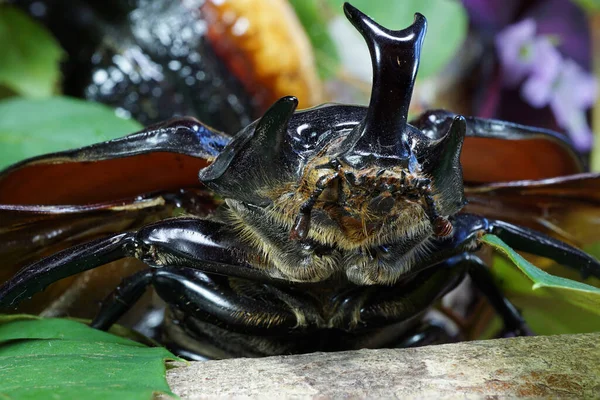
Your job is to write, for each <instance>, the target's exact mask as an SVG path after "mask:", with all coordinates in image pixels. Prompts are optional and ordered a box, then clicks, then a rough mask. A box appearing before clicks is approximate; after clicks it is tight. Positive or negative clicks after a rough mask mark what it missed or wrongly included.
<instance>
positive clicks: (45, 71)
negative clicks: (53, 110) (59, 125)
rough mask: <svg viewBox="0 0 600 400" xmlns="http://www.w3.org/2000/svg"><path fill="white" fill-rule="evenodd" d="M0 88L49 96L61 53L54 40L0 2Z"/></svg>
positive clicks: (19, 12) (57, 71) (44, 31)
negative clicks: (0, 44) (0, 47)
mask: <svg viewBox="0 0 600 400" xmlns="http://www.w3.org/2000/svg"><path fill="white" fill-rule="evenodd" d="M0 43H2V56H1V57H0V86H1V85H3V86H6V87H8V88H9V89H11V90H12V91H14V92H15V93H17V94H20V95H23V96H28V97H46V96H50V95H52V94H53V93H54V92H55V90H56V88H57V87H58V84H59V81H60V60H61V59H62V57H63V56H64V52H63V51H62V49H61V48H60V45H59V44H58V42H57V41H56V40H55V39H54V37H53V36H52V35H51V34H50V33H49V32H48V31H47V30H46V29H45V28H44V27H42V26H41V25H40V24H38V23H37V22H35V21H34V20H32V19H31V18H29V17H28V16H27V15H26V14H25V13H23V12H22V11H20V10H18V9H16V8H14V7H11V6H8V5H6V4H1V3H0Z"/></svg>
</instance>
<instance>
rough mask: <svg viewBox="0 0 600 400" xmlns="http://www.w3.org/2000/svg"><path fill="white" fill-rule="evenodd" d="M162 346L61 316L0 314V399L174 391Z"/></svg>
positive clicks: (123, 395)
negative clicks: (139, 341)
mask: <svg viewBox="0 0 600 400" xmlns="http://www.w3.org/2000/svg"><path fill="white" fill-rule="evenodd" d="M169 359H171V360H173V359H176V357H175V356H173V355H172V354H171V353H169V352H168V351H167V350H166V349H164V348H160V347H154V348H150V347H146V346H144V345H141V344H139V343H136V342H133V341H130V340H128V339H124V338H121V337H118V336H114V335H111V334H108V333H105V332H100V331H97V330H95V329H92V328H90V327H88V326H86V325H83V324H81V323H78V322H75V321H70V320H61V319H23V317H22V316H21V317H16V318H15V317H12V316H8V317H7V318H5V317H0V371H1V373H2V377H3V379H0V398H11V399H12V398H15V399H16V398H18V399H108V398H111V399H112V398H114V399H124V400H127V399H152V398H153V395H154V394H155V393H166V394H170V395H173V394H172V393H171V390H170V388H169V386H168V385H167V382H166V378H165V371H166V367H165V360H169Z"/></svg>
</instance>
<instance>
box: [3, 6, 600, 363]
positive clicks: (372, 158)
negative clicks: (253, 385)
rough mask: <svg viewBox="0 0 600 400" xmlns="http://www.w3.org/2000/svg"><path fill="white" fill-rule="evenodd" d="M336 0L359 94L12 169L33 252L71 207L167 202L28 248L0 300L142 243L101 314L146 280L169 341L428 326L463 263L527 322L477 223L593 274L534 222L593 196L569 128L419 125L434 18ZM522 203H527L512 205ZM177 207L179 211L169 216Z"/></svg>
mask: <svg viewBox="0 0 600 400" xmlns="http://www.w3.org/2000/svg"><path fill="white" fill-rule="evenodd" d="M344 10H345V13H346V16H347V17H348V19H349V20H350V21H351V23H352V24H353V25H354V26H355V27H356V28H357V29H358V31H359V32H360V33H361V34H362V36H363V37H364V38H365V40H366V42H367V44H368V46H369V49H370V52H371V57H372V64H373V72H374V77H373V89H372V95H371V100H370V104H369V106H368V107H362V106H351V105H338V104H326V105H322V106H319V107H316V108H312V109H307V110H302V111H296V106H297V100H296V99H295V98H294V97H284V98H282V99H280V100H279V101H277V102H276V103H275V104H274V105H273V106H272V107H271V108H270V109H269V110H268V111H267V112H266V113H265V114H264V116H263V117H262V118H260V119H259V120H258V121H255V122H254V123H252V124H250V125H249V126H247V127H246V128H244V129H242V130H241V131H240V132H238V133H237V135H235V136H233V137H230V136H228V135H226V134H224V133H221V132H218V131H215V130H214V129H212V128H210V127H208V126H206V125H203V124H202V123H200V122H198V121H196V120H194V119H190V118H179V119H175V120H171V121H168V122H165V123H163V124H159V125H156V126H152V127H149V128H147V129H145V130H143V131H141V132H138V133H134V134H132V135H129V136H126V137H124V138H121V139H116V140H112V141H109V142H105V143H99V144H96V145H92V146H89V147H85V148H82V149H78V150H72V151H65V152H61V153H56V154H51V155H45V156H40V157H36V158H33V159H30V160H26V161H23V162H21V163H18V164H16V165H14V166H12V167H10V168H8V169H6V170H5V171H4V172H3V173H2V174H1V175H0V203H1V204H3V205H1V206H0V216H2V217H3V219H4V221H6V222H7V224H8V225H9V226H10V227H11V228H12V231H11V232H12V233H11V234H12V235H16V234H17V233H19V232H20V233H23V231H24V230H26V231H27V232H26V236H27V235H28V236H27V237H29V238H31V237H33V236H34V235H35V234H36V232H37V233H39V232H38V231H36V223H39V224H42V225H43V224H45V223H48V224H50V226H54V227H55V229H54V230H52V231H51V233H48V232H46V233H45V236H44V238H45V239H46V241H45V242H44V241H42V242H43V243H41V244H40V241H39V240H38V241H37V242H36V241H34V240H30V241H29V242H28V243H29V244H30V250H28V251H29V252H32V251H34V250H36V249H37V250H39V249H40V248H42V247H43V246H44V243H52V238H53V237H54V236H58V237H60V235H61V233H62V230H63V228H64V229H67V226H71V224H73V223H72V222H69V223H68V225H65V224H62V223H61V221H62V220H63V219H64V220H67V217H70V216H75V217H81V218H89V217H90V216H91V215H93V216H98V215H100V216H101V215H107V214H102V213H103V212H104V213H108V214H110V212H113V213H119V212H125V213H126V214H125V215H130V216H140V215H142V213H143V212H147V211H151V212H155V211H156V210H158V212H159V215H160V218H157V219H159V220H158V221H157V222H154V223H150V224H147V225H145V226H143V227H141V228H139V229H133V230H127V229H125V230H118V229H115V230H114V232H113V233H112V234H110V235H108V236H107V235H106V234H105V235H104V236H103V237H101V238H99V239H95V240H92V241H89V242H85V243H82V244H78V245H76V246H74V247H71V248H68V249H66V250H63V251H60V252H58V253H56V254H54V255H51V256H48V257H46V258H42V259H41V260H39V261H36V262H33V263H32V264H30V265H29V266H27V267H25V268H23V269H22V270H21V271H19V272H18V273H17V274H16V275H15V276H14V277H13V278H12V279H10V280H8V281H7V282H6V283H4V285H3V286H2V287H0V307H2V308H5V309H8V308H10V307H14V306H15V305H17V304H18V303H19V302H20V301H22V300H23V299H26V298H28V297H30V296H32V295H33V294H35V293H37V292H40V291H42V290H44V288H46V287H47V286H48V285H50V284H52V283H54V282H56V281H58V280H61V279H63V278H65V277H68V276H71V275H74V274H78V273H80V272H83V271H87V270H91V269H95V268H97V267H99V266H101V265H103V264H107V263H109V262H113V261H115V260H119V259H122V258H127V257H133V258H137V259H139V260H142V261H143V262H144V263H145V264H146V265H148V266H149V267H150V268H147V269H143V270H141V271H139V272H137V273H135V274H133V275H131V276H129V277H127V278H126V279H125V280H124V281H123V283H122V284H121V285H120V286H119V287H118V288H116V289H115V290H114V291H113V292H112V294H111V295H110V296H109V297H108V298H107V299H106V300H105V301H104V303H103V305H102V307H101V310H100V312H99V313H98V315H97V316H96V318H95V319H94V320H93V322H92V326H94V327H96V328H98V329H107V328H109V327H110V326H111V325H112V324H113V323H115V322H116V321H117V320H118V319H119V318H120V317H121V316H122V315H123V314H124V313H125V312H126V311H127V310H128V309H129V308H130V307H131V306H132V305H133V304H134V303H135V302H136V301H137V300H138V299H139V297H140V296H141V295H142V293H143V292H144V291H145V289H146V288H147V287H148V286H149V285H151V286H153V288H154V289H155V291H156V293H157V294H158V295H159V296H160V297H161V298H162V299H163V300H164V301H165V302H166V303H167V304H168V305H169V306H170V307H169V309H168V318H167V323H166V324H165V328H164V330H165V334H166V339H165V342H166V343H167V344H168V345H170V346H171V347H173V348H175V349H177V351H178V352H179V353H181V354H184V355H187V356H190V357H192V356H193V355H202V356H205V357H212V358H222V357H230V356H261V355H272V354H282V353H293V352H307V351H316V350H338V349H351V348H360V347H383V346H406V345H414V344H419V343H424V342H423V339H427V338H431V337H432V335H433V333H431V332H433V331H435V329H432V328H433V327H431V326H430V327H423V326H421V324H420V322H421V319H420V317H421V316H422V315H423V313H424V312H425V310H427V309H428V308H429V307H430V306H431V305H432V304H433V303H435V302H436V301H437V300H438V299H440V298H441V297H442V296H444V295H445V294H446V293H448V292H449V291H450V290H452V289H453V288H455V287H456V286H457V285H458V284H459V283H460V282H461V281H463V279H464V278H465V277H466V276H467V275H468V276H470V277H471V279H472V281H473V283H474V284H475V286H476V287H478V288H479V289H481V291H482V293H483V295H484V296H485V297H486V298H487V299H488V300H489V302H490V303H491V305H492V306H493V307H494V309H495V310H496V311H497V312H498V314H499V315H500V316H501V317H502V319H503V322H504V326H505V331H506V332H508V333H512V334H516V335H520V334H525V333H527V332H528V328H527V326H526V324H525V322H524V321H523V319H522V318H521V316H520V314H519V312H518V311H517V310H516V308H515V307H514V306H513V305H512V304H511V303H510V302H509V301H508V300H507V299H506V298H505V297H504V295H503V294H502V293H501V291H500V290H499V289H498V288H497V287H496V285H495V284H494V281H493V279H492V277H491V274H490V272H489V270H488V269H487V267H486V265H485V263H484V261H482V259H481V258H479V257H478V255H477V254H476V252H477V250H478V249H480V247H481V243H480V241H479V239H480V237H481V236H482V235H483V234H485V233H493V234H496V235H498V236H499V237H500V238H502V239H503V240H504V241H505V242H507V243H508V244H509V245H510V246H512V247H514V248H516V249H518V250H522V251H525V252H529V253H533V254H535V255H539V256H542V257H546V258H549V259H552V260H554V261H556V262H558V263H561V264H563V265H565V266H567V267H571V268H574V269H576V270H578V271H580V272H581V273H582V274H583V275H584V276H588V275H593V276H595V277H600V263H599V262H598V261H597V260H596V259H594V258H593V257H591V256H590V255H588V254H586V253H584V252H583V251H581V250H579V249H577V248H576V247H573V246H572V245H570V244H567V243H565V242H563V241H561V240H559V239H556V238H554V237H552V236H551V235H547V234H545V233H542V232H538V231H536V230H533V229H531V226H533V227H537V228H540V229H542V230H545V231H546V233H557V232H558V233H560V231H559V230H558V229H554V230H553V229H552V226H551V224H546V223H544V222H545V221H546V220H544V218H543V216H542V215H541V211H540V210H541V209H544V212H545V213H546V214H545V215H547V214H548V210H549V207H550V206H549V205H550V204H563V205H566V206H567V205H569V204H575V203H577V204H579V203H586V204H597V203H598V201H599V199H598V195H597V193H598V191H597V189H598V186H599V183H600V179H599V176H598V175H594V174H585V173H581V172H582V165H581V162H580V160H579V159H578V157H577V155H576V153H575V152H574V151H573V150H572V149H571V147H570V146H569V144H568V142H567V141H566V140H565V139H563V137H562V136H561V135H559V134H556V133H554V132H550V131H545V130H541V129H535V128H529V127H525V126H521V125H517V124H513V123H508V122H501V121H494V120H485V119H479V118H472V117H469V118H465V117H462V116H459V115H455V114H453V113H451V112H447V111H441V110H438V111H429V112H427V113H425V114H424V115H422V116H421V117H419V118H417V119H415V120H414V121H412V122H411V123H408V108H409V103H410V99H411V94H412V90H413V85H414V81H415V78H416V74H417V69H418V64H419V56H420V51H421V46H422V43H423V40H424V37H425V30H426V20H425V18H424V17H423V16H422V15H420V14H416V16H415V21H414V23H413V24H412V25H411V26H409V27H408V28H406V29H403V30H398V31H393V30H389V29H386V28H384V27H382V26H380V25H378V24H377V23H376V22H374V21H373V20H372V19H370V18H369V17H367V16H366V15H364V14H363V13H361V12H360V11H359V10H357V9H356V8H354V7H352V6H351V5H349V4H345V5H344ZM549 159H550V160H549ZM463 170H464V172H463ZM198 173H199V181H200V183H198ZM463 175H464V176H463ZM181 189H187V190H185V191H180V190H181ZM467 198H468V199H469V201H470V202H471V203H470V204H469V205H467ZM123 199H131V200H123ZM526 199H529V200H526ZM523 203H525V204H528V205H529V206H531V207H530V209H533V210H530V212H529V213H528V214H527V215H522V214H521V215H518V214H519V213H518V211H519V210H521V209H523V208H522V207H521V205H522V204H523ZM175 206H176V207H177V208H179V209H180V210H181V211H182V212H183V214H184V215H182V216H179V217H176V218H166V219H165V216H164V214H165V210H167V209H169V210H171V209H172V208H173V207H175ZM169 207H171V208H169ZM471 210H477V213H472V212H469V211H471ZM160 212H163V214H160ZM167 214H168V213H167ZM538 214H540V215H538ZM118 215H121V214H118ZM495 215H504V216H506V219H505V220H498V219H493V218H492V217H491V216H495ZM119 218H120V217H119ZM515 219H516V220H521V221H522V222H523V225H527V226H521V225H516V224H513V223H512V222H511V221H513V220H515ZM31 221H34V222H35V223H29V222H31ZM69 221H71V220H69ZM113 222H114V221H113ZM546 222H547V221H546ZM23 226H25V228H22V229H21V230H19V229H20V227H23ZM73 229H74V231H73V232H70V233H69V237H73V236H77V235H79V236H84V237H85V235H86V232H88V231H91V230H93V229H92V228H90V227H89V226H87V227H85V228H80V230H77V229H76V228H73ZM121 229H122V228H121ZM67 230H68V229H67ZM52 235H54V236H52ZM38 236H39V235H38ZM36 246H37V247H36ZM21 258H26V257H25V256H24V255H23V257H21ZM169 321H170V322H172V323H169ZM428 332H429V333H428ZM438 334H439V335H440V340H443V339H442V338H441V337H442V336H443V334H440V333H439V332H438Z"/></svg>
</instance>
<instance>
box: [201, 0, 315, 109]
mask: <svg viewBox="0 0 600 400" xmlns="http://www.w3.org/2000/svg"><path fill="white" fill-rule="evenodd" d="M201 10H202V12H203V15H204V16H205V18H206V20H207V22H208V24H207V37H208V39H209V40H210V41H211V44H212V46H213V47H214V49H215V51H216V53H217V54H218V55H219V57H220V58H221V59H222V60H223V61H224V62H225V63H226V65H227V67H228V68H229V69H230V70H231V71H232V72H233V73H234V74H235V75H236V76H237V77H238V79H240V81H241V82H242V84H243V85H244V87H245V89H246V90H247V91H248V92H249V93H250V94H251V95H252V96H253V97H254V99H255V101H256V102H257V103H258V106H259V108H261V109H262V111H264V110H266V109H267V108H268V107H269V106H270V105H271V104H272V103H274V102H275V101H276V100H278V99H279V98H281V97H283V96H286V95H293V96H296V97H297V98H298V100H299V102H300V103H299V107H300V108H307V107H312V106H314V105H317V104H320V103H321V102H322V88H321V85H320V81H319V78H318V76H317V70H316V67H315V62H314V55H313V51H312V47H311V45H310V42H309V40H308V37H307V36H306V33H305V32H304V29H303V27H302V25H301V24H300V21H298V18H297V17H296V14H295V13H294V10H293V9H292V7H291V6H290V5H289V3H288V2H287V1H286V0H207V1H206V2H205V3H204V5H203V6H202V9H201Z"/></svg>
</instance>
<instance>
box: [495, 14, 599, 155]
mask: <svg viewBox="0 0 600 400" xmlns="http://www.w3.org/2000/svg"><path fill="white" fill-rule="evenodd" d="M496 48H497V51H498V55H499V58H500V63H501V64H502V68H503V71H504V72H503V78H504V82H505V84H506V85H507V86H513V87H514V86H516V85H518V84H519V83H520V82H522V81H523V80H525V81H524V82H523V84H522V86H521V96H522V97H523V99H525V101H527V102H528V103H529V104H530V105H532V106H533V107H536V108H541V107H545V106H548V105H549V106H550V108H551V110H552V112H553V114H554V116H555V119H556V122H557V123H558V124H559V125H560V126H561V127H562V128H564V129H566V130H567V132H568V133H569V136H570V137H571V139H572V140H573V144H574V145H575V147H576V148H577V149H578V150H580V151H588V150H589V149H590V148H591V146H592V141H593V138H592V132H591V130H590V128H589V126H588V123H587V119H586V114H585V111H586V110H587V109H588V108H590V107H591V106H592V105H593V104H594V102H595V100H596V97H597V82H596V79H595V78H594V77H593V76H592V75H590V74H588V73H587V72H585V71H584V70H583V68H581V67H580V66H579V65H578V64H577V63H576V62H574V61H573V60H571V59H565V58H563V57H562V56H561V54H560V52H559V51H558V49H557V48H556V46H555V45H554V44H553V43H552V41H551V39H550V37H549V36H536V23H535V21H534V20H532V19H526V20H524V21H521V22H519V23H516V24H514V25H511V26H508V27H507V28H506V29H504V30H503V31H502V32H500V33H499V34H498V35H497V37H496Z"/></svg>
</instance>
